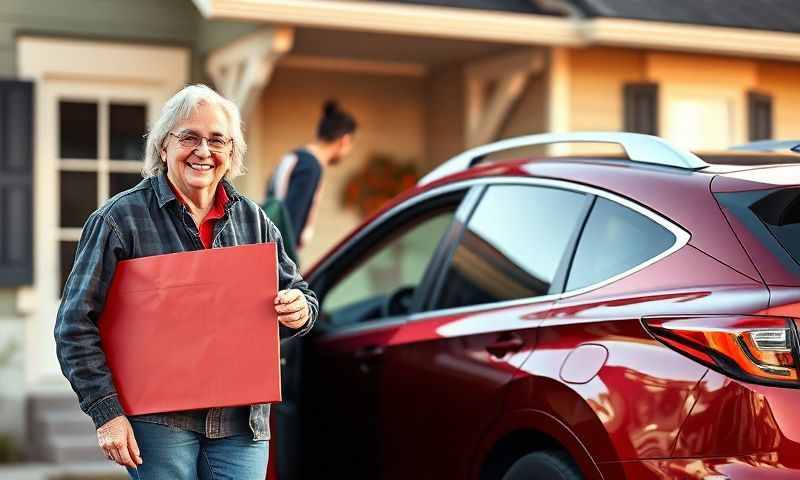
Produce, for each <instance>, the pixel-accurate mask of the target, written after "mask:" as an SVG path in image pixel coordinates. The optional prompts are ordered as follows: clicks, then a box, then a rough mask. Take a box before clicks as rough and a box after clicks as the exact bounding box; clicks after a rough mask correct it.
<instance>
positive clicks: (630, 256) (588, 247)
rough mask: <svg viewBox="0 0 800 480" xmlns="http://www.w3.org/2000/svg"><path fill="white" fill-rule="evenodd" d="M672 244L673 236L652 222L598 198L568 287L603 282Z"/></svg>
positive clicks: (572, 269)
mask: <svg viewBox="0 0 800 480" xmlns="http://www.w3.org/2000/svg"><path fill="white" fill-rule="evenodd" d="M674 243H675V235H674V234H673V233H672V232H670V231H669V230H667V229H666V228H664V227H663V226H661V225H659V224H658V223H656V222H655V221H653V220H651V219H650V218H648V217H646V216H644V215H642V214H641V213H639V212H636V211H634V210H631V209H630V208H627V207H625V206H623V205H620V204H618V203H616V202H612V201H611V200H608V199H605V198H602V197H598V198H597V202H596V203H595V205H594V207H593V208H592V212H591V213H590V214H589V219H588V220H587V222H586V227H585V228H584V230H583V234H582V235H581V239H580V241H579V242H578V248H577V250H576V252H575V259H574V260H573V262H572V267H571V269H570V273H569V279H568V280H567V290H575V289H578V288H582V287H586V286H589V285H592V284H595V283H598V282H602V281H604V280H607V279H609V278H611V277H613V276H615V275H618V274H620V273H623V272H625V271H627V270H630V269H632V268H634V267H636V266H637V265H639V264H641V263H643V262H646V261H647V260H649V259H651V258H653V257H655V256H657V255H659V254H660V253H662V252H664V251H666V250H667V249H669V248H670V247H671V246H672V245H673V244H674Z"/></svg>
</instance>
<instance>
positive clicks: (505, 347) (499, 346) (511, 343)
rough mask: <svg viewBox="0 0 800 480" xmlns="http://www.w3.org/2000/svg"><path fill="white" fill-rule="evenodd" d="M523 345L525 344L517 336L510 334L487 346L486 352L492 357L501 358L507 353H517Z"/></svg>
mask: <svg viewBox="0 0 800 480" xmlns="http://www.w3.org/2000/svg"><path fill="white" fill-rule="evenodd" d="M523 345H525V342H524V341H523V340H522V338H521V337H520V336H519V335H516V334H511V335H507V336H502V337H500V338H499V339H497V341H495V342H494V343H491V344H489V345H487V346H486V351H487V352H489V353H490V354H491V355H492V356H494V357H497V358H503V357H505V356H506V355H507V354H509V353H514V352H518V351H519V349H521V348H522V346H523Z"/></svg>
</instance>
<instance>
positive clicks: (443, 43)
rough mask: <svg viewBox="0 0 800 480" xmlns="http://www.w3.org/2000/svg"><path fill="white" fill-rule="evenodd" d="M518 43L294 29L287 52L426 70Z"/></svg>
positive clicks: (490, 52)
mask: <svg viewBox="0 0 800 480" xmlns="http://www.w3.org/2000/svg"><path fill="white" fill-rule="evenodd" d="M514 47H517V48H518V47H519V46H518V45H512V44H504V43H487V42H477V41H468V40H455V39H447V38H431V37H418V36H406V35H394V34H382V33H371V32H354V31H341V30H338V31H337V30H326V29H316V28H297V29H296V30H295V41H294V47H293V48H292V50H291V52H290V55H301V56H312V57H330V58H347V59H352V60H360V61H368V62H390V63H401V64H410V65H417V66H420V67H422V68H423V69H425V70H429V69H435V68H437V67H439V66H443V65H447V64H451V63H458V62H462V61H466V60H472V59H477V58H483V57H487V56H491V55H494V54H497V53H501V52H504V51H506V50H508V49H511V48H514Z"/></svg>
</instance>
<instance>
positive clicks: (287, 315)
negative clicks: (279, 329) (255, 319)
mask: <svg viewBox="0 0 800 480" xmlns="http://www.w3.org/2000/svg"><path fill="white" fill-rule="evenodd" d="M275 311H276V312H277V313H278V321H279V322H281V323H282V324H284V325H286V326H287V327H289V328H293V329H298V328H300V327H302V326H303V325H305V324H306V322H307V321H308V316H309V310H308V303H307V302H306V296H305V295H303V292H301V291H300V290H297V289H296V288H292V289H290V290H281V291H280V292H278V296H276V297H275Z"/></svg>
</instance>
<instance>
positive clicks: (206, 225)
mask: <svg viewBox="0 0 800 480" xmlns="http://www.w3.org/2000/svg"><path fill="white" fill-rule="evenodd" d="M169 188H171V189H172V193H174V194H175V198H177V199H178V201H180V202H181V203H183V204H184V205H186V199H185V198H184V197H183V195H182V194H181V192H180V191H179V190H178V189H177V188H175V187H174V186H173V185H172V182H169ZM228 200H229V198H228V193H227V192H226V191H225V188H224V187H223V186H222V182H219V185H217V192H216V193H215V194H214V206H213V207H211V210H209V212H208V215H206V218H204V219H203V221H202V222H200V241H201V242H203V247H204V248H211V242H212V241H213V240H214V239H213V238H212V237H211V236H212V235H213V234H214V225H216V223H217V220H219V219H220V218H222V217H223V216H224V215H225V205H227V204H228Z"/></svg>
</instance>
